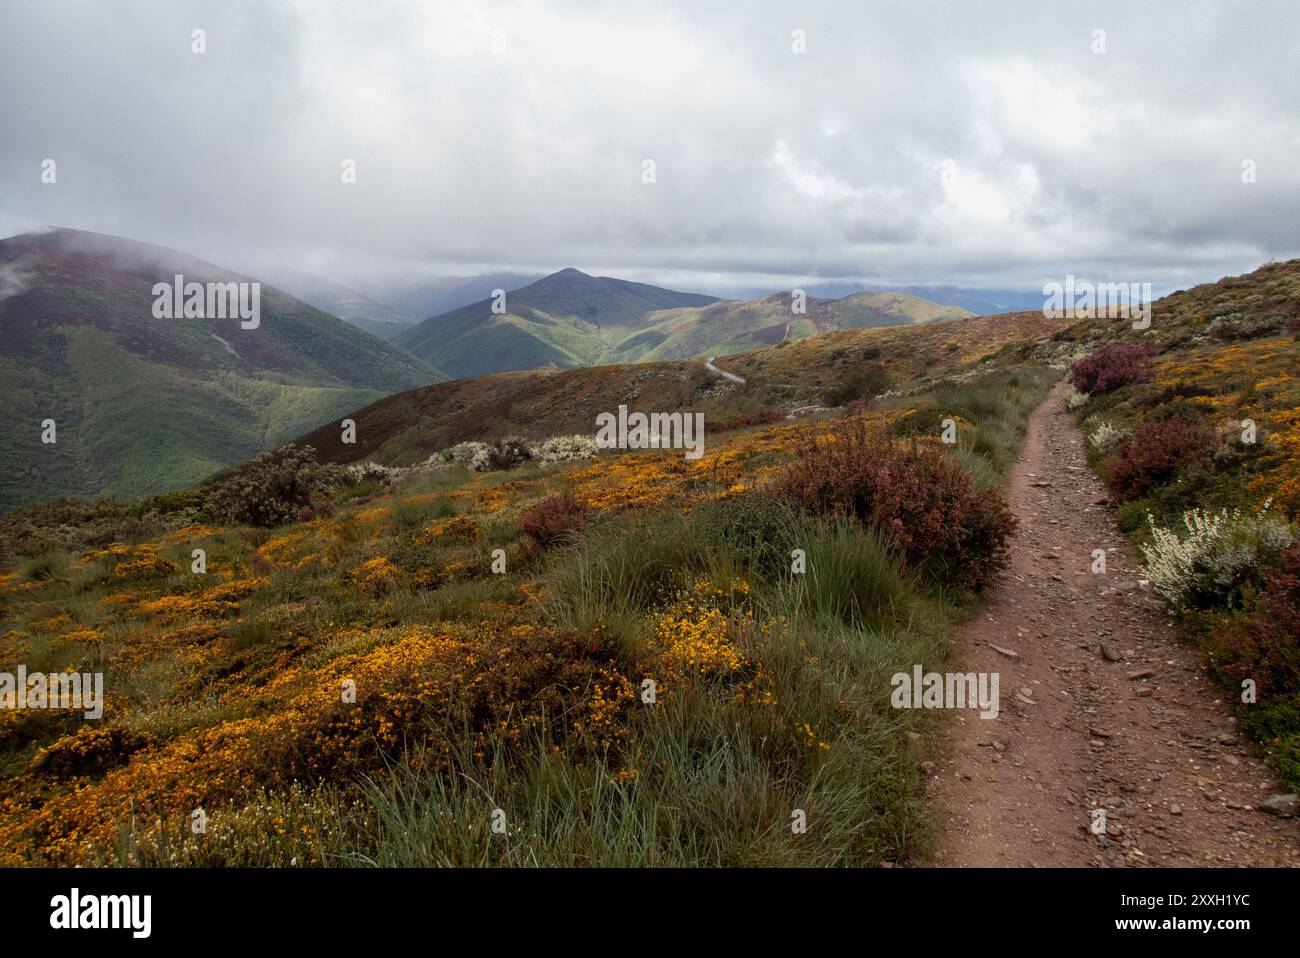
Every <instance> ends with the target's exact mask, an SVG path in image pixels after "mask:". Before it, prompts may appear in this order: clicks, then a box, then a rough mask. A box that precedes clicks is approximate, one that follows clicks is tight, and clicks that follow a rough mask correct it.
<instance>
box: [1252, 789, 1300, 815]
mask: <svg viewBox="0 0 1300 958" xmlns="http://www.w3.org/2000/svg"><path fill="white" fill-rule="evenodd" d="M1259 810H1260V811H1261V812H1268V813H1269V814H1270V815H1277V816H1278V817H1280V818H1293V817H1294V816H1295V813H1296V811H1297V810H1300V795H1297V794H1296V793H1295V792H1292V793H1291V794H1290V795H1273V796H1271V797H1269V798H1266V799H1264V801H1262V802H1260V803H1259Z"/></svg>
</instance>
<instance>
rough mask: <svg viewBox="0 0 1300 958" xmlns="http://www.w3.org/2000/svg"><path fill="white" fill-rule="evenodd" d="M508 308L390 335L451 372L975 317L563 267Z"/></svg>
mask: <svg viewBox="0 0 1300 958" xmlns="http://www.w3.org/2000/svg"><path fill="white" fill-rule="evenodd" d="M505 305H506V312H505V313H493V312H492V308H491V307H492V301H491V300H490V299H485V300H482V301H480V302H477V303H472V304H471V305H469V306H465V307H462V308H461V309H457V310H453V311H452V312H449V313H445V314H443V315H441V316H434V317H433V318H431V319H427V320H425V321H424V322H422V323H420V324H419V325H418V326H415V327H413V328H411V329H409V330H407V331H406V332H404V333H401V334H400V335H398V336H397V337H395V338H394V342H396V343H398V344H399V345H401V346H403V347H405V348H406V349H409V350H410V351H411V352H412V353H414V354H415V355H416V356H419V357H421V358H422V359H425V360H426V361H428V362H430V363H432V364H433V365H435V366H437V367H438V368H440V369H443V370H446V371H447V372H448V373H449V374H450V375H452V376H455V377H457V378H460V377H465V376H478V375H485V374H487V373H493V372H509V371H515V370H524V369H536V368H540V367H544V366H553V367H558V368H572V367H575V366H591V365H598V364H604V363H637V362H650V361H660V360H671V359H687V358H690V357H693V356H701V355H705V354H714V355H727V354H730V353H737V352H744V351H746V350H750V349H754V348H756V347H761V346H765V345H770V344H772V343H776V342H780V341H781V340H783V339H802V338H803V337H805V336H811V335H813V334H814V333H820V332H826V331H827V330H831V329H856V328H861V327H868V326H897V325H908V324H911V323H918V322H930V321H933V320H936V319H961V318H965V317H968V316H971V315H972V314H971V313H969V312H968V311H966V310H964V309H960V308H958V307H955V306H938V305H936V304H934V303H930V302H927V301H926V300H923V299H919V298H918V297H915V296H908V295H904V294H901V293H857V294H854V295H852V296H846V297H844V298H843V299H839V300H830V299H819V298H817V297H808V298H807V299H806V301H805V303H804V309H803V311H801V312H797V313H796V312H795V311H794V310H793V309H792V308H791V305H792V304H791V297H790V294H789V293H776V294H773V295H771V296H767V297H765V298H763V299H756V300H748V301H738V300H716V299H713V298H712V297H709V296H701V295H698V294H694V293H679V292H675V291H673V290H668V289H662V288H660V287H657V286H648V285H646V284H644V283H630V282H627V281H625V280H619V279H611V278H609V277H597V276H588V275H587V274H586V273H582V272H580V271H578V270H576V269H565V270H561V271H560V272H558V273H554V274H552V275H551V276H547V277H545V278H544V279H541V280H538V281H537V282H535V283H532V284H530V285H528V286H525V287H523V288H522V289H518V290H514V291H512V292H509V293H508V294H507V295H506V303H505Z"/></svg>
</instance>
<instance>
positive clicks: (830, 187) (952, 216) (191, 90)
mask: <svg viewBox="0 0 1300 958" xmlns="http://www.w3.org/2000/svg"><path fill="white" fill-rule="evenodd" d="M1297 26H1300V9H1298V8H1297V7H1296V6H1295V5H1294V4H1293V3H1290V2H1283V0H1278V2H1259V3H1247V4H1234V5H1232V6H1230V7H1229V6H1227V5H1221V4H1215V3H1211V2H1202V3H1173V2H1157V3H1150V4H1141V5H1134V4H1131V3H1119V2H1115V3H1100V4H1091V5H1089V8H1088V9H1087V11H1086V12H1084V11H1082V10H1081V9H1080V8H1079V5H1077V4H1073V3H1068V2H1056V0H1053V2H1045V3H1037V4H1033V5H1026V4H1023V3H1019V2H1005V3H990V4H959V3H951V4H937V3H924V2H923V3H908V4H892V5H881V4H862V3H859V2H854V0H844V2H826V3H820V4H816V5H810V6H808V7H807V8H802V9H799V8H792V7H790V6H789V5H786V4H780V3H776V2H759V3H745V4H740V3H735V4H699V3H690V2H680V3H666V4H653V5H649V4H646V5H630V4H621V5H613V6H600V7H597V6H595V5H591V4H582V3H569V4H564V3H556V4H546V5H538V4H530V3H524V2H502V3H482V4H479V3H469V2H449V3H438V4H384V3H368V4H355V3H342V2H334V3H329V2H310V3H309V2H305V0H302V2H298V3H290V4H264V5H241V4H228V3H220V2H188V3H186V2H182V3H165V4H164V3H143V2H138V0H122V2H117V3H114V4H111V5H107V4H103V3H99V2H90V0H81V2H76V0H73V2H61V3H57V4H51V3H46V2H40V0H15V2H11V3H9V4H7V5H6V28H5V30H4V31H3V33H0V83H3V84H4V86H5V89H6V90H8V91H11V93H10V95H7V96H6V97H5V98H4V99H3V102H0V124H2V125H3V129H4V130H5V136H4V137H3V139H0V231H4V232H17V231H20V230H23V229H26V228H30V227H33V226H38V225H45V224H50V225H62V226H71V227H77V228H82V229H90V230H97V231H101V232H109V233H116V234H120V235H125V236H129V237H132V238H135V239H140V240H143V241H146V242H151V243H158V244H162V245H166V246H171V247H175V248H177V249H180V250H183V251H185V252H188V253H192V254H194V255H196V256H199V257H202V258H204V259H207V260H211V261H213V262H216V263H220V264H223V265H231V266H236V267H239V268H242V269H255V268H256V267H257V266H258V265H259V264H265V265H266V266H267V267H272V266H279V267H296V268H304V269H310V271H312V272H316V273H320V274H323V275H325V276H326V277H327V278H330V279H336V280H339V281H341V282H347V283H352V284H357V285H362V286H364V284H365V282H366V280H367V279H368V278H370V277H375V276H380V275H396V274H404V273H428V274H437V273H444V274H467V273H472V272H477V271H483V270H489V269H501V270H517V271H525V272H536V271H545V270H548V269H553V268H558V267H560V266H564V265H576V266H579V267H580V268H583V269H587V270H590V271H598V272H601V273H604V274H612V275H627V276H629V277H634V278H638V279H642V280H649V281H656V280H658V281H668V280H669V279H672V280H674V281H677V282H679V283H684V284H685V285H689V286H690V287H692V288H700V287H701V286H705V285H709V286H711V288H717V289H719V290H723V289H725V288H727V287H729V286H731V287H738V286H752V285H755V282H754V280H755V278H757V279H758V281H759V282H758V285H761V282H762V280H764V279H770V281H771V283H772V285H773V287H774V288H779V287H780V286H783V285H787V284H788V283H790V282H794V281H797V280H798V279H799V278H800V277H820V278H828V279H829V278H835V279H856V280H862V281H868V282H876V283H886V284H889V283H896V284H899V285H903V284H907V283H930V284H933V283H960V284H964V285H974V286H997V287H1007V286H1019V287H1023V288H1030V287H1033V286H1036V285H1038V284H1041V282H1042V281H1043V279H1044V278H1051V277H1056V276H1060V275H1063V274H1064V273H1065V272H1073V273H1075V274H1077V275H1093V276H1097V277H1105V276H1107V275H1109V274H1111V273H1112V272H1115V271H1118V272H1120V273H1122V274H1123V276H1124V277H1125V278H1132V277H1138V278H1141V279H1143V280H1149V281H1152V282H1154V283H1155V284H1156V285H1157V287H1162V286H1163V287H1166V288H1168V287H1173V286H1180V285H1186V284H1187V283H1188V282H1190V281H1197V280H1203V279H1213V278H1216V277H1218V276H1219V275H1222V274H1224V273H1227V272H1236V271H1240V270H1244V269H1250V268H1253V267H1254V266H1256V265H1258V264H1259V263H1260V262H1262V261H1264V260H1266V259H1269V258H1284V257H1290V256H1295V255H1297V254H1300V241H1298V240H1297V238H1296V235H1295V230H1294V226H1293V224H1294V223H1295V222H1296V220H1297V213H1300V165H1297V164H1296V163H1295V162H1294V156H1295V155H1296V151H1297V148H1300V120H1298V119H1297V118H1300V88H1298V87H1297V85H1296V84H1295V83H1294V82H1292V78H1293V77H1294V76H1296V75H1298V71H1297V68H1298V67H1300V62H1297V61H1298V60H1300V52H1297V49H1296V46H1295V44H1294V37H1295V36H1296V35H1297V29H1296V28H1297ZM196 28H202V29H204V30H206V32H207V47H208V50H207V53H205V54H202V55H196V54H194V53H192V52H191V51H190V34H191V31H192V30H193V29H196ZM794 29H803V30H805V31H806V34H807V46H808V51H807V53H806V54H802V55H797V54H794V53H792V52H791V49H790V44H791V31H792V30H794ZM1096 29H1104V30H1105V31H1106V41H1107V52H1106V53H1105V54H1103V55H1096V54H1093V53H1092V52H1091V51H1090V49H1089V47H1090V43H1091V36H1092V31H1093V30H1096ZM494 31H500V35H501V36H503V37H504V50H503V51H501V52H496V53H494V52H493V49H492V41H493V32H494ZM46 157H50V158H54V159H55V160H56V161H57V163H58V182H57V184H55V185H45V184H42V183H41V182H40V178H39V169H40V163H41V161H42V160H43V159H44V158H46ZM646 158H650V159H653V160H654V161H655V163H656V169H657V182H656V183H655V184H654V185H646V184H643V183H642V182H641V163H642V161H643V160H644V159H646ZM1247 158H1249V159H1253V160H1255V161H1256V163H1257V165H1258V182H1257V183H1255V184H1253V185H1245V184H1243V183H1242V182H1241V179H1240V169H1241V163H1242V161H1243V160H1244V159H1247ZM344 159H353V160H355V161H356V164H357V170H358V180H357V183H356V184H355V185H351V186H347V185H343V184H342V183H341V182H340V177H339V171H340V163H341V162H342V161H343V160H344Z"/></svg>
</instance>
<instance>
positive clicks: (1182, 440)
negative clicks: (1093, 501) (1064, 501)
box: [1106, 416, 1216, 502]
mask: <svg viewBox="0 0 1300 958" xmlns="http://www.w3.org/2000/svg"><path fill="white" fill-rule="evenodd" d="M1215 445H1216V437H1215V434H1214V430H1212V429H1211V428H1210V427H1208V426H1206V425H1205V424H1204V423H1202V422H1198V421H1196V420H1193V419H1186V418H1184V417H1182V416H1173V417H1171V418H1169V419H1152V420H1148V421H1147V422H1144V423H1142V424H1141V425H1139V426H1138V427H1137V429H1135V430H1134V431H1133V437H1132V438H1131V439H1129V440H1128V441H1127V442H1125V443H1124V444H1123V445H1121V446H1120V447H1119V449H1118V450H1117V451H1116V454H1115V459H1114V461H1113V462H1112V463H1111V464H1110V468H1109V469H1108V471H1107V473H1106V485H1107V486H1108V487H1109V488H1110V491H1111V492H1112V493H1114V494H1115V496H1116V498H1118V499H1119V500H1120V501H1121V502H1126V501H1128V500H1130V499H1137V498H1140V497H1141V496H1143V495H1145V494H1146V493H1147V492H1149V491H1151V490H1152V489H1154V488H1155V487H1156V486H1160V485H1164V484H1165V483H1167V482H1169V481H1170V480H1172V479H1173V478H1174V477H1175V476H1176V475H1177V474H1178V472H1179V471H1180V470H1182V469H1185V468H1186V467H1188V466H1190V465H1192V464H1193V463H1197V462H1202V461H1204V460H1205V459H1207V458H1208V457H1209V454H1210V452H1211V451H1212V450H1213V449H1214V447H1215Z"/></svg>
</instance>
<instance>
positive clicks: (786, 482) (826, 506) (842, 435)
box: [777, 419, 1015, 589]
mask: <svg viewBox="0 0 1300 958" xmlns="http://www.w3.org/2000/svg"><path fill="white" fill-rule="evenodd" d="M832 438H833V440H834V441H832V442H825V443H821V444H818V445H812V446H805V447H804V448H802V449H801V450H799V457H800V458H799V460H798V461H797V462H795V463H793V464H792V465H791V466H790V467H789V468H788V469H787V471H786V473H785V475H784V476H783V477H782V479H781V480H780V482H779V483H778V485H777V494H778V495H780V496H782V497H783V498H785V499H787V500H788V501H790V502H791V503H793V504H795V505H797V506H798V507H800V508H802V509H804V510H805V511H807V512H811V513H815V514H821V515H832V516H844V517H847V518H851V519H854V520H856V521H858V522H861V523H862V524H863V525H868V526H871V527H873V528H875V529H877V530H878V531H879V532H880V533H881V534H882V535H883V536H884V537H885V539H886V540H887V541H888V542H889V543H890V544H891V545H892V546H894V547H895V548H896V549H898V550H899V552H900V553H901V554H902V556H903V558H904V559H905V561H906V562H907V564H908V565H910V566H912V567H914V568H918V569H921V570H922V571H924V572H925V573H926V574H927V575H930V576H932V577H934V578H937V579H939V580H940V581H945V582H952V583H957V584H960V585H963V586H967V587H970V588H974V589H979V588H982V587H983V586H985V585H987V584H988V582H989V581H990V580H991V579H992V577H993V575H994V574H995V573H996V572H997V571H998V570H999V569H1001V568H1002V567H1003V566H1004V565H1005V564H1006V560H1007V540H1008V539H1009V538H1010V536H1011V533H1012V531H1013V530H1014V529H1015V517H1014V516H1012V514H1011V512H1010V510H1008V509H1007V507H1006V504H1005V503H1004V502H1003V501H1002V498H1001V497H1000V496H999V495H998V494H997V493H996V492H994V491H993V490H984V491H977V490H976V489H975V487H974V484H973V483H972V481H971V477H970V474H969V473H967V472H966V470H965V469H963V468H962V467H961V465H960V464H959V463H957V462H956V461H955V460H953V459H950V458H949V457H948V456H946V455H944V453H943V452H942V451H941V450H940V449H938V448H937V447H935V446H932V445H925V444H913V445H911V446H900V445H898V444H896V443H894V442H892V441H891V440H889V439H888V438H886V437H884V436H883V435H881V434H880V433H879V432H876V431H873V430H871V429H870V428H869V427H868V426H867V424H866V423H865V422H863V421H862V420H860V419H859V420H844V421H842V423H841V425H840V426H839V428H838V429H837V431H836V432H835V433H834V435H833V437H832Z"/></svg>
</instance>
